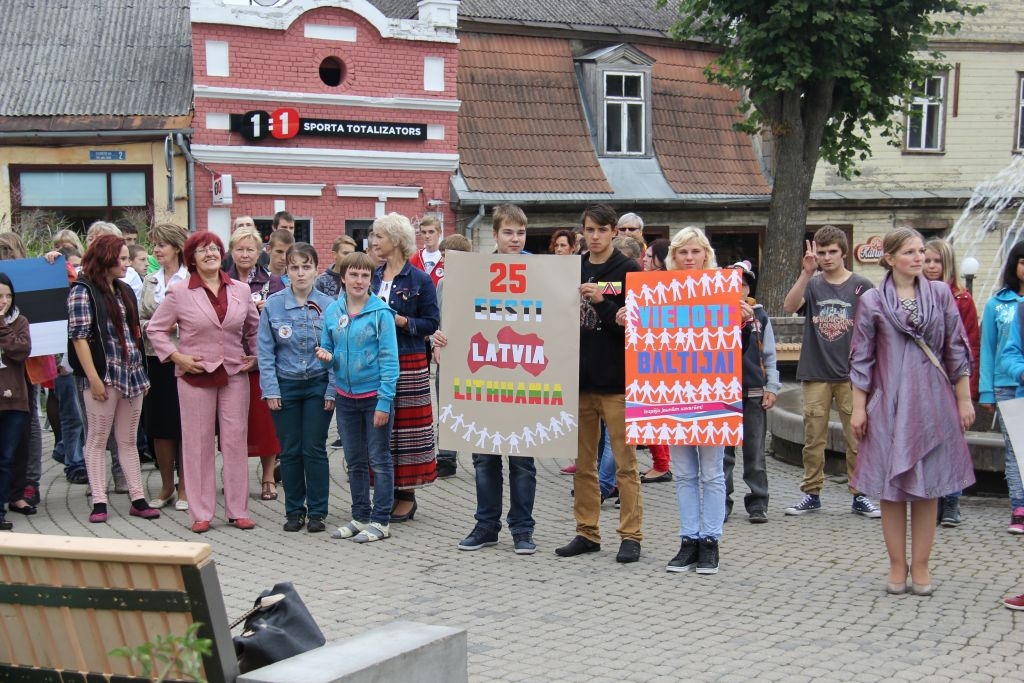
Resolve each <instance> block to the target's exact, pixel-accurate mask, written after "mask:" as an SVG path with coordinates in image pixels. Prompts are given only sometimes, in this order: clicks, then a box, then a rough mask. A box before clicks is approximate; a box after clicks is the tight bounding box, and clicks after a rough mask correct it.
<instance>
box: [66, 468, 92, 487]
mask: <svg viewBox="0 0 1024 683" xmlns="http://www.w3.org/2000/svg"><path fill="white" fill-rule="evenodd" d="M65 478H66V479H67V480H68V483H69V484H88V483H89V475H88V473H86V471H85V470H71V471H70V472H68V473H67V476H66V477H65Z"/></svg>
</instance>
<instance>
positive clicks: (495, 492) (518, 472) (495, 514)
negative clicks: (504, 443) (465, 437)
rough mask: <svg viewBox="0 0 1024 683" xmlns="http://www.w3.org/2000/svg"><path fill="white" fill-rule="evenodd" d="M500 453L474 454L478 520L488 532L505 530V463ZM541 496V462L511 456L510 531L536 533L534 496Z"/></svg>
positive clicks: (507, 518) (509, 476)
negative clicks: (538, 476) (539, 486)
mask: <svg viewBox="0 0 1024 683" xmlns="http://www.w3.org/2000/svg"><path fill="white" fill-rule="evenodd" d="M501 459H502V458H501V456H500V455H484V454H481V453H474V454H473V467H474V469H476V514H475V515H474V517H475V518H476V522H477V524H478V525H479V526H481V527H483V528H484V529H486V530H487V531H493V532H495V533H497V532H498V531H500V530H501V508H502V492H501V484H502V476H501V472H502V463H501ZM536 495H537V465H536V464H535V463H534V462H533V458H529V457H526V456H521V455H510V456H508V497H509V506H508V517H506V518H505V521H506V522H507V523H508V530H509V531H511V532H512V533H513V534H518V533H524V532H526V533H533V527H534V525H535V522H534V521H533V499H534V498H535V497H536Z"/></svg>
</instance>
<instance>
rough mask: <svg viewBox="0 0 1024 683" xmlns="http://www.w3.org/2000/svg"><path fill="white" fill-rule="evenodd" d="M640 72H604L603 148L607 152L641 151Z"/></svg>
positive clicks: (642, 100) (643, 108)
mask: <svg viewBox="0 0 1024 683" xmlns="http://www.w3.org/2000/svg"><path fill="white" fill-rule="evenodd" d="M646 109H647V100H646V98H645V97H644V74H631V73H616V72H611V71H607V72H605V74H604V131H605V134H604V149H605V152H606V153H607V154H643V153H644V151H645V149H644V148H645V146H646V145H645V144H644V143H645V142H646V140H645V136H644V128H645V126H644V120H645V119H646V118H647V117H646V116H645V115H644V114H645V111H646Z"/></svg>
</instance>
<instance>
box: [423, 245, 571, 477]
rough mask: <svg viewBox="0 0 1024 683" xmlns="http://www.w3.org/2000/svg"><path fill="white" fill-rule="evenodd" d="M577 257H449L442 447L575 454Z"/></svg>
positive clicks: (539, 454)
mask: <svg viewBox="0 0 1024 683" xmlns="http://www.w3.org/2000/svg"><path fill="white" fill-rule="evenodd" d="M579 282H580V259H579V258H576V257H566V256H533V255H529V254H516V255H505V254H472V253H466V252H458V251H449V252H447V253H446V254H445V276H444V280H442V291H443V296H442V309H441V329H442V330H443V331H444V333H445V335H446V336H447V337H448V345H447V346H446V347H445V348H444V351H443V352H442V356H441V365H440V370H439V372H440V373H441V374H440V389H439V392H438V403H439V413H438V421H439V437H440V447H441V448H443V449H446V450H453V451H471V452H474V453H484V454H494V455H529V456H534V457H560V458H566V457H573V455H574V454H575V453H576V424H577V415H578V406H579V403H578V396H577V393H578V385H579V369H578V368H579V336H580V335H579V294H578V288H579Z"/></svg>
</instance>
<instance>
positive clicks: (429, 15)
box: [416, 0, 459, 30]
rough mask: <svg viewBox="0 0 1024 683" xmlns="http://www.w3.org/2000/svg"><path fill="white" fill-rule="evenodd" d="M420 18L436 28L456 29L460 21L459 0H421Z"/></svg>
mask: <svg viewBox="0 0 1024 683" xmlns="http://www.w3.org/2000/svg"><path fill="white" fill-rule="evenodd" d="M416 7H417V9H418V10H419V20H420V21H422V22H426V23H427V24H431V25H433V26H434V27H436V28H449V29H452V30H455V28H457V27H458V23H459V0H419V2H417V3H416Z"/></svg>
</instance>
